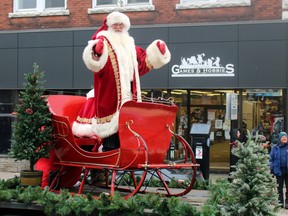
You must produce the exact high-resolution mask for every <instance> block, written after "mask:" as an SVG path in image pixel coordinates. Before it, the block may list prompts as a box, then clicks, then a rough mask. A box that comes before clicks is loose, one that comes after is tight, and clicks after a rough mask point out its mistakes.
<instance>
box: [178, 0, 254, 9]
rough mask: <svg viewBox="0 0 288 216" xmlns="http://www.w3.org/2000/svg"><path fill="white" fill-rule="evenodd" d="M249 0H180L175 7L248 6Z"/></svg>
mask: <svg viewBox="0 0 288 216" xmlns="http://www.w3.org/2000/svg"><path fill="white" fill-rule="evenodd" d="M250 5H251V0H180V4H176V9H195V8H215V7H237V6H241V7H243V6H250Z"/></svg>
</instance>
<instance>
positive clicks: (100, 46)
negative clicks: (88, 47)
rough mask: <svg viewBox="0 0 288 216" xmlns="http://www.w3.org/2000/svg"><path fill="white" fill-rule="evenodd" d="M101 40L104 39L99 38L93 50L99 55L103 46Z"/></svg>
mask: <svg viewBox="0 0 288 216" xmlns="http://www.w3.org/2000/svg"><path fill="white" fill-rule="evenodd" d="M103 41H104V40H103V38H100V40H99V41H98V42H97V44H96V45H95V46H94V52H95V53H96V54H98V55H101V54H102V53H103V47H104V42H103Z"/></svg>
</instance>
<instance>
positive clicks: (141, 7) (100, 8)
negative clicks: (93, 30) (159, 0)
mask: <svg viewBox="0 0 288 216" xmlns="http://www.w3.org/2000/svg"><path fill="white" fill-rule="evenodd" d="M115 10H117V11H120V12H128V11H154V10H155V6H154V5H153V0H147V3H145V2H144V3H143V2H141V3H128V0H118V1H117V4H107V5H97V0H92V8H89V9H88V14H97V13H110V12H113V11H115Z"/></svg>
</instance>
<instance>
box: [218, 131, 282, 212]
mask: <svg viewBox="0 0 288 216" xmlns="http://www.w3.org/2000/svg"><path fill="white" fill-rule="evenodd" d="M232 154H234V155H236V156H237V157H238V162H237V164H236V166H235V168H236V171H235V172H232V173H231V183H230V185H229V188H228V195H229V196H230V199H228V200H227V202H228V203H226V204H225V205H224V207H223V208H222V214H223V215H235V216H236V215H237V216H241V215H243V216H247V215H275V212H277V211H278V209H279V205H278V195H277V191H276V190H275V189H274V187H275V181H274V179H273V177H272V175H271V174H270V169H269V154H268V153H267V149H265V148H263V146H262V144H261V142H260V141H258V139H257V137H256V141H253V140H252V139H251V135H250V133H249V131H248V140H247V142H246V143H240V144H239V145H238V147H237V148H234V149H233V150H232Z"/></svg>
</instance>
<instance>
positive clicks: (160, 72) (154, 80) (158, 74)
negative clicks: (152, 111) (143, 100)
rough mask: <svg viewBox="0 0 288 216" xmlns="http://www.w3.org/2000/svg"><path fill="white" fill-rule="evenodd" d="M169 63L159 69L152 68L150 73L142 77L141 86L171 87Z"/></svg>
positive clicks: (153, 87)
mask: <svg viewBox="0 0 288 216" xmlns="http://www.w3.org/2000/svg"><path fill="white" fill-rule="evenodd" d="M169 68H170V67H169V66H168V65H166V66H164V67H162V68H160V69H157V70H154V69H153V70H151V71H150V72H149V73H148V74H145V75H144V76H141V77H140V80H141V88H142V89H149V88H150V89H161V88H169V86H168V85H167V84H168V79H169V70H170V69H169Z"/></svg>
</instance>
